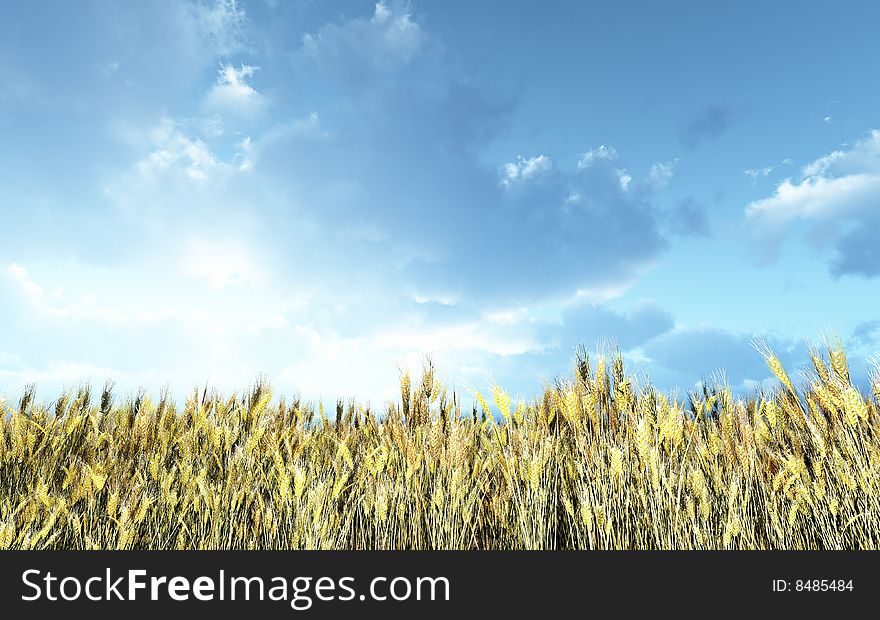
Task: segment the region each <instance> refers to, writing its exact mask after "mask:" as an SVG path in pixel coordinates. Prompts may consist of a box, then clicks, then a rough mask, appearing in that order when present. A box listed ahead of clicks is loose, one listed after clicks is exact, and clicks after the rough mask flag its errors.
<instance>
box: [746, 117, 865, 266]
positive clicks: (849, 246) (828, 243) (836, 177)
mask: <svg viewBox="0 0 880 620" xmlns="http://www.w3.org/2000/svg"><path fill="white" fill-rule="evenodd" d="M878 202H880V131H877V130H874V131H871V132H870V133H869V134H868V135H867V136H866V137H865V138H863V139H862V140H859V141H857V142H856V143H854V144H853V145H851V146H850V147H848V148H846V149H845V150H836V151H833V152H831V153H829V154H827V155H825V156H823V157H821V158H819V159H817V160H815V161H813V162H811V163H810V164H808V165H806V166H804V168H803V170H802V175H801V178H800V179H799V180H795V181H792V180H791V179H785V180H784V181H782V182H781V183H780V184H779V185H778V186H777V187H776V191H775V192H774V193H773V195H772V196H769V197H767V198H762V199H760V200H756V201H754V202H752V203H750V204H749V205H748V207H747V208H746V219H747V221H748V222H749V224H750V225H751V226H752V229H753V231H754V232H755V235H756V236H757V238H758V239H759V241H760V242H761V243H762V244H763V247H764V249H765V251H767V253H768V255H770V256H772V255H773V254H775V252H776V251H778V246H779V243H780V241H781V239H782V238H783V236H784V235H785V233H786V232H788V231H789V229H791V228H793V227H795V226H796V225H798V224H802V225H803V224H805V225H807V226H811V227H812V228H813V232H812V234H811V235H810V240H811V242H812V243H813V244H815V245H817V246H818V247H820V248H823V249H825V248H830V256H829V268H830V271H831V273H832V274H834V275H837V276H840V275H846V274H850V275H859V276H864V277H875V276H877V275H880V249H878V248H880V246H878V244H877V243H876V239H875V234H874V232H875V231H876V230H877V229H878V227H880V210H878V209H877V204H878Z"/></svg>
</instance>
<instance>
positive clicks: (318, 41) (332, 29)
mask: <svg viewBox="0 0 880 620" xmlns="http://www.w3.org/2000/svg"><path fill="white" fill-rule="evenodd" d="M427 41H428V37H427V35H426V33H425V31H424V29H423V28H422V27H421V26H420V25H419V24H418V23H417V22H415V21H414V20H413V19H412V16H411V15H410V14H409V13H408V12H405V11H402V10H397V9H395V8H393V7H389V6H388V5H387V4H385V3H384V2H378V3H376V5H375V9H374V12H373V16H372V17H371V18H369V19H364V18H356V19H351V20H348V21H346V22H343V23H341V24H326V25H324V26H323V27H322V28H320V29H319V30H318V31H317V32H315V33H309V34H306V35H305V36H304V37H303V46H302V50H301V52H302V55H304V56H307V57H310V58H312V59H313V60H315V61H316V62H317V63H318V64H319V65H320V66H321V67H322V68H324V69H327V70H329V71H332V72H334V73H335V74H336V75H338V76H339V77H342V78H344V79H346V80H348V81H351V82H353V83H354V82H363V81H367V80H370V79H371V78H375V77H376V76H377V75H379V74H384V73H387V72H388V71H393V70H395V69H397V68H399V67H400V66H401V65H404V64H406V63H407V62H409V61H410V60H411V59H413V58H414V57H415V56H416V55H417V54H418V53H419V52H420V51H421V50H422V49H423V48H424V46H425V45H426V43H427Z"/></svg>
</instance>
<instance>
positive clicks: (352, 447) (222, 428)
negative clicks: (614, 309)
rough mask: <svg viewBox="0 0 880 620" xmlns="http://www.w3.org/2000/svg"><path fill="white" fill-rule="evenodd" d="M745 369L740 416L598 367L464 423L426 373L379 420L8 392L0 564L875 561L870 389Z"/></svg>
mask: <svg viewBox="0 0 880 620" xmlns="http://www.w3.org/2000/svg"><path fill="white" fill-rule="evenodd" d="M762 352H763V355H764V357H765V360H766V362H767V364H768V366H769V368H770V370H771V371H772V372H773V374H774V375H775V376H776V378H777V379H778V381H779V383H778V386H777V387H776V388H774V389H768V390H765V391H762V392H755V393H754V394H753V395H751V396H749V397H747V398H743V397H740V396H737V395H735V394H734V393H733V392H732V391H731V390H730V389H729V388H728V387H726V386H725V385H724V384H722V383H717V384H715V385H707V386H705V387H704V388H702V389H700V390H698V391H697V392H695V393H692V394H689V395H687V396H686V397H685V398H677V397H675V396H673V395H671V394H664V393H661V392H659V391H657V390H656V389H654V388H652V387H650V385H642V386H639V384H638V382H637V381H635V380H634V379H633V378H632V377H630V376H627V374H626V373H625V371H624V366H623V360H622V357H621V356H620V355H619V354H615V353H613V352H609V353H608V354H605V355H602V354H599V355H597V356H595V359H593V360H591V359H590V358H589V357H587V356H586V355H579V356H578V358H577V360H576V363H575V367H574V372H573V374H572V375H571V376H570V378H568V379H564V380H563V379H560V380H557V381H556V383H555V384H554V385H552V386H548V387H546V388H545V390H544V392H543V395H542V396H541V397H540V398H539V399H536V400H534V401H532V402H514V401H512V399H511V398H510V396H509V395H508V394H507V393H506V392H505V391H504V390H503V389H502V388H500V387H497V386H496V387H494V388H492V389H491V391H489V392H487V396H486V397H484V396H483V395H481V394H480V393H475V394H473V399H474V401H475V402H476V403H478V404H477V405H475V406H474V407H473V408H472V409H471V410H468V411H465V412H462V410H461V401H460V398H459V396H458V395H456V394H453V393H450V392H448V391H447V390H446V389H444V387H443V386H442V385H440V382H439V381H438V380H437V377H436V372H435V370H434V367H433V365H432V364H430V363H426V365H425V368H424V372H423V373H422V376H421V377H420V378H417V379H413V378H411V377H410V376H409V375H408V374H405V375H403V376H402V377H401V382H400V383H401V397H400V401H399V402H397V403H393V404H392V403H389V404H388V405H387V407H386V409H385V410H384V411H381V412H376V411H372V410H370V409H369V407H363V406H360V405H358V404H356V403H343V402H339V403H338V404H337V405H336V407H335V410H334V409H331V410H330V411H325V409H324V407H323V406H321V405H317V406H313V405H309V404H305V403H302V402H299V401H297V400H294V401H293V402H285V400H284V399H273V397H272V391H271V389H270V386H269V385H268V384H267V382H265V381H259V382H257V384H256V385H255V386H254V387H253V388H251V389H250V390H248V391H247V392H246V393H245V394H244V395H243V396H236V395H233V396H231V397H229V398H223V397H221V396H220V395H219V394H217V393H210V392H207V391H202V392H201V393H199V392H197V391H194V392H193V394H192V395H191V396H190V398H189V399H187V401H186V403H185V405H184V406H182V407H175V404H174V403H173V402H172V401H171V399H170V398H169V397H168V396H167V395H165V396H164V397H162V398H160V399H159V400H158V401H156V400H153V399H151V398H149V397H148V396H147V395H144V394H140V395H138V396H136V397H132V398H129V399H128V400H127V401H125V402H120V403H118V404H117V403H114V400H115V399H114V397H113V394H112V389H111V386H109V385H108V386H106V387H105V388H104V390H103V392H102V393H101V395H100V396H99V397H98V398H94V399H93V395H92V393H91V391H90V390H89V389H88V388H86V387H82V388H79V389H78V390H75V391H72V392H71V393H67V394H63V395H61V396H60V397H59V398H58V399H57V401H55V402H53V403H51V404H49V405H42V404H38V403H37V402H35V397H34V391H33V390H27V391H25V393H24V395H23V396H22V398H21V400H20V402H18V403H16V405H15V406H10V405H8V404H3V403H0V407H2V409H3V413H2V433H0V548H2V549H874V548H877V547H878V542H880V481H878V475H880V401H878V399H880V378H878V377H877V376H876V375H874V376H873V377H872V388H871V389H872V392H873V393H872V394H864V393H862V392H860V391H859V390H858V389H857V388H856V387H855V386H854V385H853V384H852V383H851V380H850V375H849V369H848V365H847V360H846V356H845V353H844V351H843V349H842V348H841V347H840V346H836V345H832V346H830V347H827V350H823V351H821V352H820V351H818V350H813V351H812V353H811V357H812V368H811V369H810V371H809V372H805V373H804V376H803V377H802V378H801V379H800V380H798V381H795V380H794V379H792V378H791V377H790V376H789V375H788V374H787V372H786V370H785V369H784V368H783V366H782V364H781V363H780V362H779V360H778V358H777V357H776V356H775V355H774V354H773V353H772V352H771V351H770V350H769V349H766V348H764V349H763V350H762ZM487 400H488V401H491V402H492V405H494V407H493V406H492V405H490V404H489V403H488V402H487Z"/></svg>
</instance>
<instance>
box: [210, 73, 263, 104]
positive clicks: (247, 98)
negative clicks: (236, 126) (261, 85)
mask: <svg viewBox="0 0 880 620" xmlns="http://www.w3.org/2000/svg"><path fill="white" fill-rule="evenodd" d="M257 69H258V67H252V66H250V65H240V66H239V67H238V68H236V67H234V66H232V65H222V66H221V67H220V70H219V71H218V73H219V76H218V77H217V83H216V84H214V86H213V88H212V89H211V91H210V92H209V93H208V95H207V97H206V99H205V103H206V105H207V107H208V108H209V109H210V110H219V111H222V112H231V113H233V114H240V115H244V116H251V115H254V114H258V113H260V112H261V111H262V110H263V108H264V106H265V103H266V102H265V98H264V97H263V95H261V94H260V93H259V92H257V91H256V90H255V89H254V88H253V87H252V86H251V85H250V84H248V79H249V78H251V77H252V76H253V75H254V73H255V72H256V71H257Z"/></svg>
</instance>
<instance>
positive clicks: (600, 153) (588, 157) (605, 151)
mask: <svg viewBox="0 0 880 620" xmlns="http://www.w3.org/2000/svg"><path fill="white" fill-rule="evenodd" d="M602 160H605V161H617V151H616V150H615V149H614V147H611V146H605V145H604V144H603V145H601V146H599V147H598V148H595V149H590V150H589V151H587V152H586V153H584V154H583V155H581V157H580V159H579V160H578V164H577V166H578V168H579V169H583V168H588V167H590V166H592V165H593V164H594V163H595V162H597V161H602Z"/></svg>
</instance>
